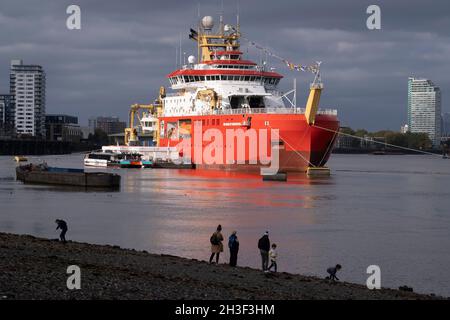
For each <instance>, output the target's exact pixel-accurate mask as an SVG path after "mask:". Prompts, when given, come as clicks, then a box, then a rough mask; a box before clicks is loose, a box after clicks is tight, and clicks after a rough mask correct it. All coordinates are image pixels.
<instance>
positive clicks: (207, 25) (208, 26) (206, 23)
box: [202, 16, 214, 30]
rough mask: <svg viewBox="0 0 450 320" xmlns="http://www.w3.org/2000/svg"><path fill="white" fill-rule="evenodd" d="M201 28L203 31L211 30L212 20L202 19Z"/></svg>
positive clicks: (210, 18)
mask: <svg viewBox="0 0 450 320" xmlns="http://www.w3.org/2000/svg"><path fill="white" fill-rule="evenodd" d="M202 26H203V28H204V29H205V30H211V29H212V28H213V27H214V19H213V17H211V16H206V17H203V19H202Z"/></svg>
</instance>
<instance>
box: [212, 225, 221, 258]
mask: <svg viewBox="0 0 450 320" xmlns="http://www.w3.org/2000/svg"><path fill="white" fill-rule="evenodd" d="M221 231H222V226H221V225H220V224H219V225H218V226H217V230H216V232H214V233H213V234H212V236H211V238H210V239H209V241H210V242H211V257H210V258H209V263H212V260H213V258H214V255H215V256H216V264H218V263H219V255H220V253H221V252H223V244H222V241H223V236H222V233H221Z"/></svg>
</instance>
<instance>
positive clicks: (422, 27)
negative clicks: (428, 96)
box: [0, 0, 450, 130]
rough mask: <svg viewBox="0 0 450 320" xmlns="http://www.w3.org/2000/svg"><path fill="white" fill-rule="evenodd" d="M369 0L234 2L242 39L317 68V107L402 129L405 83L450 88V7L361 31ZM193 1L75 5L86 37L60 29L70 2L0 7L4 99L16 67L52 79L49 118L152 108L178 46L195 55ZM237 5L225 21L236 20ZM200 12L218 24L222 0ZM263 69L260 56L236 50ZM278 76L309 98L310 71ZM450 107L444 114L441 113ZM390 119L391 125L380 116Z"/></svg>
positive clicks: (397, 15)
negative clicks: (424, 81) (320, 86)
mask: <svg viewBox="0 0 450 320" xmlns="http://www.w3.org/2000/svg"><path fill="white" fill-rule="evenodd" d="M371 2H372V1H366V0H354V1H349V0H347V1H332V0H321V1H301V2H300V1H291V0H279V1H276V2H274V1H261V0H258V1H257V0H247V1H240V18H241V24H242V31H243V33H244V35H245V36H246V37H247V38H250V39H252V40H254V41H256V42H258V43H261V44H263V45H265V46H268V47H270V48H271V49H272V50H273V51H274V52H275V53H277V54H279V55H281V56H283V57H286V58H288V59H290V60H292V61H294V62H298V63H302V64H308V63H312V62H314V61H317V60H320V61H323V68H322V71H323V80H324V82H325V91H324V94H323V99H322V101H321V103H322V105H323V106H324V107H328V106H329V107H337V108H338V110H339V116H340V118H341V119H342V122H343V124H346V125H351V126H353V127H366V128H368V129H370V130H377V129H384V128H390V129H398V128H399V126H400V125H401V124H402V123H403V122H405V121H406V98H407V97H406V81H407V77H408V76H410V75H415V76H423V77H429V78H431V79H432V80H434V81H435V82H436V83H437V84H438V85H440V86H441V89H442V91H443V96H444V98H443V101H444V102H445V101H446V99H445V92H446V89H447V88H449V87H450V65H449V64H448V56H449V55H450V41H449V33H450V31H449V30H450V19H449V18H450V17H449V12H450V10H449V8H450V3H448V2H447V1H433V5H430V4H429V3H427V2H424V1H418V0H409V1H406V0H402V1H400V0H399V1H377V3H379V5H380V7H381V12H382V29H381V30H380V31H369V30H367V28H366V27H365V20H366V18H367V14H366V13H365V9H366V8H367V6H368V5H370V4H372V3H371ZM197 3H198V1H175V0H165V1H162V0H158V1H156V0H152V1H149V0H145V1H144V0H132V1H119V0H109V1H106V0H98V1H92V0H89V1H88V0H79V1H77V4H79V5H80V7H81V10H82V30H79V31H69V30H67V29H66V27H65V23H66V18H67V14H66V12H65V11H66V8H67V6H68V5H70V4H72V1H67V0H62V1H51V0H42V1H39V5H36V2H35V1H32V0H2V6H1V8H0V30H1V32H0V91H3V92H5V91H8V90H9V88H8V81H9V61H10V59H13V58H22V59H24V61H25V62H26V63H30V64H40V65H42V66H43V67H44V68H45V70H46V73H47V110H48V112H49V113H50V112H51V113H67V114H74V115H77V116H79V118H80V121H81V122H82V123H87V119H88V118H89V117H90V116H97V115H118V116H120V117H121V118H122V119H124V120H125V119H126V116H127V113H128V108H129V105H130V104H132V103H137V102H144V103H146V102H150V101H152V100H153V99H154V98H155V96H156V95H157V92H158V88H159V87H160V86H161V85H166V86H167V85H168V82H167V79H166V78H165V76H166V75H167V74H168V73H170V72H171V71H173V70H174V68H175V59H176V52H175V50H176V47H178V46H179V38H180V34H181V35H182V47H183V51H185V52H187V54H195V53H196V47H195V44H194V43H193V42H192V41H190V40H189V39H188V38H187V35H188V31H189V28H190V27H193V26H195V24H196V21H197ZM236 3H237V1H236V2H235V3H233V1H231V3H228V2H227V3H226V5H225V8H224V9H225V18H226V20H227V21H232V22H234V21H235V13H236ZM200 11H201V15H207V14H208V15H213V16H214V17H216V20H218V19H217V16H218V13H219V11H220V1H219V0H217V1H206V0H201V1H200ZM242 49H243V51H244V52H246V53H247V52H248V53H249V55H250V56H251V58H252V59H253V60H255V61H259V59H260V53H259V52H258V51H257V50H255V49H252V48H251V47H250V48H248V46H247V45H246V43H245V41H243V43H242ZM269 63H270V64H271V65H273V66H274V67H276V68H277V71H278V72H281V73H283V74H284V75H285V79H284V80H283V82H282V89H285V90H287V89H290V87H291V85H292V79H293V78H294V77H296V78H298V80H299V81H298V85H299V86H298V89H299V94H298V102H299V104H302V103H304V102H305V101H306V96H307V91H308V90H307V88H308V84H309V82H310V81H311V80H312V78H311V75H310V74H305V73H297V72H292V71H290V70H288V69H286V68H285V66H284V65H283V64H282V63H280V62H279V61H276V60H270V61H269ZM444 107H445V106H444ZM387 115H389V116H387Z"/></svg>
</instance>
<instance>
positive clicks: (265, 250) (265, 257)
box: [258, 231, 270, 271]
mask: <svg viewBox="0 0 450 320" xmlns="http://www.w3.org/2000/svg"><path fill="white" fill-rule="evenodd" d="M258 249H259V252H260V253H261V262H262V270H263V271H266V270H267V267H268V265H269V250H270V240H269V231H266V232H265V233H264V235H263V236H262V237H261V239H259V241H258Z"/></svg>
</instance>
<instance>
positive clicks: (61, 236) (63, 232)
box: [59, 229, 67, 242]
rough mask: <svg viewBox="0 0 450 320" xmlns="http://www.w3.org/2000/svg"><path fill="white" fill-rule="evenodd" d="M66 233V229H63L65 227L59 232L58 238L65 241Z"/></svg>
mask: <svg viewBox="0 0 450 320" xmlns="http://www.w3.org/2000/svg"><path fill="white" fill-rule="evenodd" d="M66 233H67V230H65V229H63V230H61V234H60V235H59V238H60V239H61V241H62V242H66Z"/></svg>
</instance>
